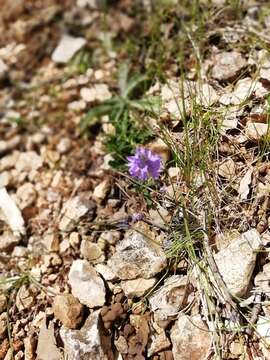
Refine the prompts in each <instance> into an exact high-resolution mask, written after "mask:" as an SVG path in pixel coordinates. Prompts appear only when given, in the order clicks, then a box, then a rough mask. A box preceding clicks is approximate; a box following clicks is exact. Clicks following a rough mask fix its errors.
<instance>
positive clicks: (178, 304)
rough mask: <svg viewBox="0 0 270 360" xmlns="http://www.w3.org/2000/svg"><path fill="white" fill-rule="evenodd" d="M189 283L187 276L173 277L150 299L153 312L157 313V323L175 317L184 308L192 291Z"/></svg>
mask: <svg viewBox="0 0 270 360" xmlns="http://www.w3.org/2000/svg"><path fill="white" fill-rule="evenodd" d="M187 281H188V279H187V277H186V276H180V275H172V276H170V277H169V278H167V279H166V280H165V281H164V285H162V287H161V288H160V289H158V290H157V291H156V292H155V293H154V294H153V295H152V296H151V297H150V298H149V304H150V307H151V310H152V311H153V312H154V313H155V319H156V320H157V321H163V320H167V319H168V318H169V317H170V316H175V315H176V314H177V313H178V312H179V310H180V309H181V308H182V307H183V306H184V304H185V301H186V300H187V296H188V295H189V293H190V289H191V288H190V287H188V284H187Z"/></svg>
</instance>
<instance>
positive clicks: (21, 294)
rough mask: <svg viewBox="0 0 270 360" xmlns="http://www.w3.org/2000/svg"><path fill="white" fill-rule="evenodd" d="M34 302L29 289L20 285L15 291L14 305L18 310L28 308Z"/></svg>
mask: <svg viewBox="0 0 270 360" xmlns="http://www.w3.org/2000/svg"><path fill="white" fill-rule="evenodd" d="M34 303H35V299H34V296H33V294H31V292H30V291H29V289H28V288H27V287H26V285H22V286H21V287H20V289H19V290H18V292H17V296H16V306H17V308H18V310H19V311H23V310H25V309H30V308H31V307H32V306H33V305H34Z"/></svg>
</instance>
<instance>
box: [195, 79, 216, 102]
mask: <svg viewBox="0 0 270 360" xmlns="http://www.w3.org/2000/svg"><path fill="white" fill-rule="evenodd" d="M218 99H219V96H218V94H217V92H216V90H215V89H214V88H213V86H211V85H209V84H207V83H204V84H197V85H196V102H197V103H198V104H200V105H203V106H205V107H208V106H211V105H213V104H214V103H215V102H217V101H218Z"/></svg>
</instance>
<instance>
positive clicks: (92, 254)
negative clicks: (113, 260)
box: [80, 240, 104, 263]
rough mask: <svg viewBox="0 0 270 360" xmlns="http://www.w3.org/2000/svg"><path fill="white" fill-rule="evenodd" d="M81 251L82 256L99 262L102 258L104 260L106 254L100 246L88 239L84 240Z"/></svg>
mask: <svg viewBox="0 0 270 360" xmlns="http://www.w3.org/2000/svg"><path fill="white" fill-rule="evenodd" d="M80 251H81V255H82V257H83V258H84V259H87V260H89V261H91V262H94V263H97V262H101V261H102V260H103V261H104V256H103V253H102V251H101V249H100V247H99V246H98V245H97V244H95V243H92V242H90V241H88V240H82V242H81V249H80Z"/></svg>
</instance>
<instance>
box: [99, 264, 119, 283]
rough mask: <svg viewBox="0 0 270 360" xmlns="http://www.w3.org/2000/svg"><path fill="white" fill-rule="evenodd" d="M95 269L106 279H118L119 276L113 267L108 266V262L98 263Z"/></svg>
mask: <svg viewBox="0 0 270 360" xmlns="http://www.w3.org/2000/svg"><path fill="white" fill-rule="evenodd" d="M95 270H96V271H97V272H98V273H99V274H100V275H101V276H102V277H103V278H104V279H105V280H106V281H112V280H116V279H117V276H116V274H115V273H114V271H113V270H112V268H111V267H109V266H107V265H106V264H97V265H96V266H95Z"/></svg>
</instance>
